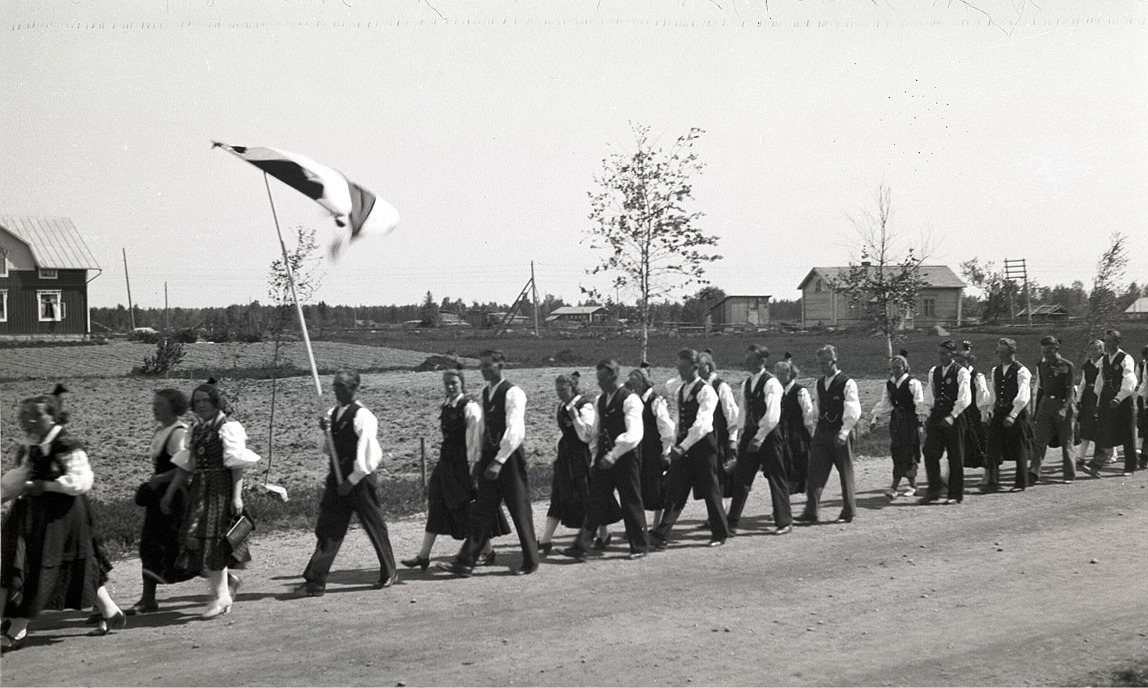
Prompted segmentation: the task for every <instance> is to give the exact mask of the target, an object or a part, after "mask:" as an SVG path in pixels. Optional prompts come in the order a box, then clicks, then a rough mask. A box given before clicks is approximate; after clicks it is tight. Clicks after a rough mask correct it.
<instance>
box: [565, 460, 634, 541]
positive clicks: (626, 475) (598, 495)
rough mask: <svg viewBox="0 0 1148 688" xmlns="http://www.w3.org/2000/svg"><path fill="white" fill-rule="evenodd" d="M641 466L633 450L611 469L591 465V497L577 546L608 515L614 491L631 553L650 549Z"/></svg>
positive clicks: (591, 533) (587, 537)
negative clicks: (620, 509) (620, 507)
mask: <svg viewBox="0 0 1148 688" xmlns="http://www.w3.org/2000/svg"><path fill="white" fill-rule="evenodd" d="M641 472H642V467H641V464H640V463H639V460H638V457H637V455H636V454H634V453H633V452H631V453H629V454H626V455H625V456H622V457H621V458H619V459H618V460H617V461H615V462H614V465H613V466H611V467H610V468H608V469H603V468H601V467H600V466H599V465H598V464H594V466H592V467H591V468H590V499H589V501H588V504H587V508H586V522H585V524H584V525H583V526H582V533H581V536H582V537H580V538H579V542H578V545H579V546H584V545H585V544H586V543H585V542H584V540H585V539H589V537H590V536H591V535H593V533H594V531H596V530H598V526H600V525H602V522H603V520H605V518H607V512H608V511H609V507H610V502H611V501H612V499H613V496H614V490H617V491H618V501H619V502H620V503H621V505H622V523H624V524H625V526H626V539H627V540H629V541H630V551H631V552H647V551H649V549H650V534H649V532H648V531H647V530H646V510H645V508H644V507H643V506H642V473H641Z"/></svg>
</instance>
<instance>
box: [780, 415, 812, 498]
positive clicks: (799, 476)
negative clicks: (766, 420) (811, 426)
mask: <svg viewBox="0 0 1148 688" xmlns="http://www.w3.org/2000/svg"><path fill="white" fill-rule="evenodd" d="M778 429H779V430H781V431H782V437H781V439H782V442H781V448H782V456H781V458H782V461H783V462H784V464H785V477H786V479H787V480H788V481H789V494H791V495H795V494H805V480H806V476H807V475H808V473H809V444H810V441H811V437H810V436H809V431H808V430H806V429H805V427H804V426H802V427H800V428H794V427H789V426H786V425H784V424H782V425H779V426H778Z"/></svg>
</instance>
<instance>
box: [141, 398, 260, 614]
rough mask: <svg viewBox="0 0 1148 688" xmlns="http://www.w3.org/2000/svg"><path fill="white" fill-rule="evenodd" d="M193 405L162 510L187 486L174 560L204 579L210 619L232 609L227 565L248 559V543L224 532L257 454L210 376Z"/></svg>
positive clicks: (237, 511) (233, 583) (233, 586)
mask: <svg viewBox="0 0 1148 688" xmlns="http://www.w3.org/2000/svg"><path fill="white" fill-rule="evenodd" d="M191 408H192V411H194V412H195V415H196V419H195V423H194V424H193V425H192V426H191V438H190V440H189V441H188V448H187V449H184V450H182V451H180V452H178V453H176V455H175V456H173V457H172V459H171V462H172V463H173V464H175V465H176V466H178V467H179V469H180V470H179V472H178V473H176V475H175V478H173V479H172V481H171V484H170V485H168V488H167V492H166V493H165V494H164V496H163V500H162V501H161V502H160V508H161V509H162V510H163V512H164V513H171V511H172V502H173V501H174V500H175V496H176V495H177V494H178V493H179V491H180V490H181V489H182V488H183V486H184V485H185V484H186V485H188V488H187V508H186V509H185V510H184V515H183V524H182V526H181V530H180V553H179V557H178V558H177V559H176V562H175V563H176V566H178V567H180V568H182V569H186V570H188V571H199V572H200V573H201V575H204V576H206V577H207V582H208V585H209V589H210V595H211V597H210V598H209V599H208V603H207V606H206V607H204V609H203V612H202V613H201V615H200V616H202V618H204V619H213V618H215V617H217V616H220V615H221V614H226V613H228V612H230V611H231V606H232V604H233V603H234V602H235V594H236V593H237V592H238V590H239V584H240V579H239V576H237V575H235V574H234V573H232V572H230V571H229V570H228V569H233V568H244V567H245V566H246V565H247V562H249V561H251V553H250V552H249V551H248V547H247V542H246V541H243V542H240V543H239V544H237V545H232V544H231V542H230V541H229V540H228V538H227V532H228V531H229V530H230V529H231V527H232V526H233V525H234V524H235V522H236V520H237V519H238V518H239V516H240V515H241V514H242V513H243V472H244V470H245V469H246V468H247V467H248V466H251V465H254V464H255V463H257V462H258V461H259V455H258V454H256V453H255V452H253V451H251V450H250V449H248V448H247V432H246V431H244V429H243V426H242V425H240V424H239V421H237V420H235V419H233V418H231V417H230V416H229V415H228V413H229V409H228V406H227V404H226V402H225V401H224V399H223V395H222V394H221V393H220V391H219V388H218V387H216V386H215V379H214V378H212V379H210V380H208V381H207V382H206V383H204V384H202V385H200V386H198V387H196V388H195V391H193V392H192V393H191Z"/></svg>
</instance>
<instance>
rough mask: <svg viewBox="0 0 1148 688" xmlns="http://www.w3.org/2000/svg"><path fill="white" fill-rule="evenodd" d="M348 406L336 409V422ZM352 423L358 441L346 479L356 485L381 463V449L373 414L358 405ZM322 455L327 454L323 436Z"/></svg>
mask: <svg viewBox="0 0 1148 688" xmlns="http://www.w3.org/2000/svg"><path fill="white" fill-rule="evenodd" d="M348 406H349V405H348ZM348 406H340V407H338V411H337V412H335V420H336V421H337V420H340V419H341V418H342V417H343V413H345V412H346V410H347V408H348ZM333 411H335V409H334V408H331V409H329V410H328V411H327V415H328V416H330V415H331V413H332V412H333ZM353 423H354V426H355V435H357V436H358V438H359V441H358V443H357V444H356V445H355V461H354V463H353V464H352V465H353V466H354V468H352V469H351V474H350V475H348V476H346V478H347V481H348V482H349V483H351V484H352V485H358V484H359V481H360V480H362V479H363V478H365V477H367V476H368V475H370V474H371V473H374V472H375V469H376V468H378V467H379V464H380V463H382V461H383V448H382V447H380V446H379V420H378V419H377V418H375V414H373V413H371V412H370V411H368V410H367V408H366V407H365V406H361V405H360V406H359V410H358V411H357V412H356V413H355V418H354V419H353ZM323 453H324V454H326V453H327V442H326V437H325V436H324V437H323Z"/></svg>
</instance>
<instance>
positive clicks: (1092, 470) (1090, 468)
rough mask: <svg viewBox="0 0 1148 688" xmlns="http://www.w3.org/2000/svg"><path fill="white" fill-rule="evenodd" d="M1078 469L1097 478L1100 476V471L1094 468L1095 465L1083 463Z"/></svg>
mask: <svg viewBox="0 0 1148 688" xmlns="http://www.w3.org/2000/svg"><path fill="white" fill-rule="evenodd" d="M1080 470H1082V471H1084V472H1085V473H1087V474H1088V475H1091V476H1092V477H1093V478H1099V477H1100V471H1098V470H1096V467H1095V466H1090V465H1088V464H1084V465H1083V466H1081V467H1080Z"/></svg>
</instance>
